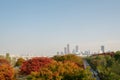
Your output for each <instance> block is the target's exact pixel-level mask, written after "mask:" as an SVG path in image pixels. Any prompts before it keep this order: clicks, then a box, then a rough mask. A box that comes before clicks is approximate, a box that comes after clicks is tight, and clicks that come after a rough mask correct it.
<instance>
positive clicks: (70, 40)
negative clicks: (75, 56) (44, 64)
mask: <svg viewBox="0 0 120 80" xmlns="http://www.w3.org/2000/svg"><path fill="white" fill-rule="evenodd" d="M119 3H120V1H119V0H100V1H97V0H84V1H83V0H57V1H56V0H43V1H42V0H34V1H33V0H0V54H4V53H7V52H9V53H11V54H19V55H23V54H28V53H29V54H33V55H40V56H49V55H54V54H56V52H57V51H63V48H64V47H65V46H66V44H70V46H71V47H70V48H71V50H72V49H73V48H74V46H75V45H79V49H80V50H81V51H84V50H91V51H99V49H100V46H101V45H104V46H105V49H106V50H111V51H117V50H120V37H119V35H120V31H119V30H120V22H119V21H120V5H119Z"/></svg>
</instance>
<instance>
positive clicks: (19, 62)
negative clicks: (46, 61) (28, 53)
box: [15, 58, 25, 67]
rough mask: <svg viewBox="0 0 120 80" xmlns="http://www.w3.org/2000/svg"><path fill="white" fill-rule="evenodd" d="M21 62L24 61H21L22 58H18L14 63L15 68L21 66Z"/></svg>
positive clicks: (23, 60)
mask: <svg viewBox="0 0 120 80" xmlns="http://www.w3.org/2000/svg"><path fill="white" fill-rule="evenodd" d="M23 62H25V59H23V58H19V59H17V62H16V64H15V66H18V67H19V66H21V65H22V64H23Z"/></svg>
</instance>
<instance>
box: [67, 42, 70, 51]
mask: <svg viewBox="0 0 120 80" xmlns="http://www.w3.org/2000/svg"><path fill="white" fill-rule="evenodd" d="M67 53H70V46H69V44H67Z"/></svg>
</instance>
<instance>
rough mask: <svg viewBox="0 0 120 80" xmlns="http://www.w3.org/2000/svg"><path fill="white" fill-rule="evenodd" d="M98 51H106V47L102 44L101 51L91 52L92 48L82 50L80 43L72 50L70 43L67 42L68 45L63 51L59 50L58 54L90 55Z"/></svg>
mask: <svg viewBox="0 0 120 80" xmlns="http://www.w3.org/2000/svg"><path fill="white" fill-rule="evenodd" d="M97 53H105V47H104V46H103V45H102V46H101V48H100V51H98V52H90V50H86V51H80V50H79V46H78V45H76V46H75V48H74V49H73V50H70V45H69V44H67V46H66V47H64V50H63V51H61V52H57V55H66V54H75V55H78V56H90V55H92V54H97Z"/></svg>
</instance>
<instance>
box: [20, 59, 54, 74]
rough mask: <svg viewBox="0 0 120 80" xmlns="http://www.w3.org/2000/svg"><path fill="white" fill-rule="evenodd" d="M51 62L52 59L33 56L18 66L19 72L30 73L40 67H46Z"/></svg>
mask: <svg viewBox="0 0 120 80" xmlns="http://www.w3.org/2000/svg"><path fill="white" fill-rule="evenodd" d="M51 62H52V59H50V58H47V57H35V58H32V59H29V60H27V61H25V62H24V63H23V64H22V66H21V67H20V73H21V74H30V73H31V72H38V71H39V70H40V68H41V67H46V66H48V64H50V63H51Z"/></svg>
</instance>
